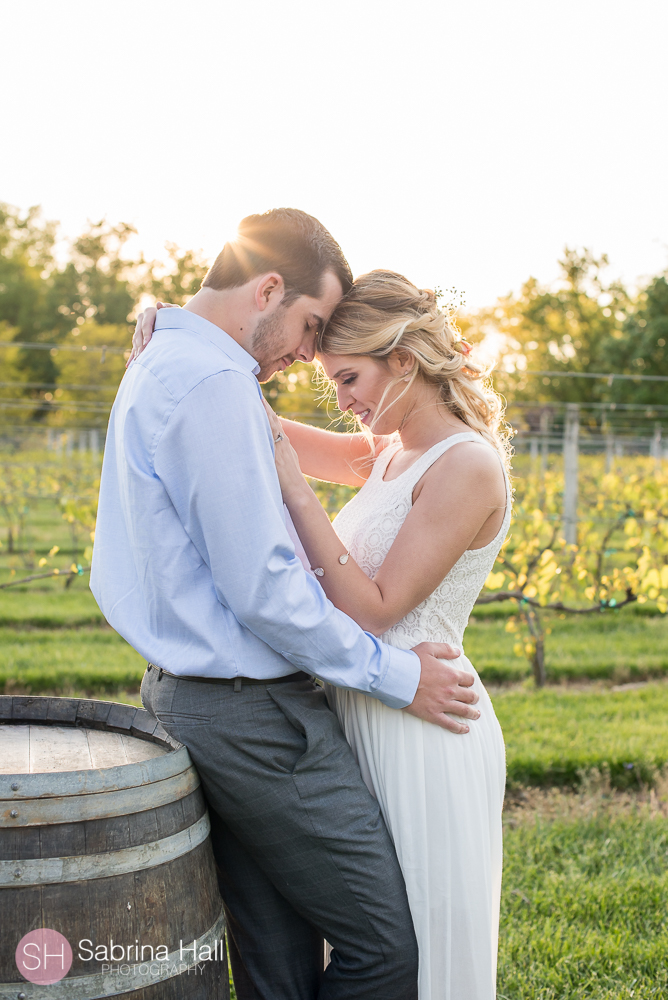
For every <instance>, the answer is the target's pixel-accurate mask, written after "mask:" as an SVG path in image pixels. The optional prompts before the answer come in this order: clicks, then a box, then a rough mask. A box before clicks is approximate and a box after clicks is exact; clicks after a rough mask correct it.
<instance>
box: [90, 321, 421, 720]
mask: <svg viewBox="0 0 668 1000" xmlns="http://www.w3.org/2000/svg"><path fill="white" fill-rule="evenodd" d="M257 371H258V366H257V364H256V362H255V360H254V359H253V358H252V357H251V356H250V355H249V354H247V353H246V351H244V350H243V348H242V347H240V346H239V344H237V343H236V341H234V340H232V338H231V337H229V336H228V335H227V334H226V333H224V332H223V331H222V330H221V329H219V328H218V327H217V326H214V325H213V324H212V323H209V322H208V321H207V320H205V319H202V318H201V317H200V316H197V315H195V314H194V313H192V312H189V311H188V310H185V309H164V310H161V311H160V312H159V313H158V317H157V322H156V329H155V333H154V335H153V339H152V341H151V343H150V344H149V346H148V347H147V349H146V350H145V351H144V352H143V354H141V355H140V357H139V358H137V360H135V361H134V362H133V363H132V365H131V366H130V368H129V369H128V371H127V372H126V374H125V377H124V378H123V381H122V383H121V385H120V388H119V390H118V394H117V396H116V401H115V402H114V406H113V409H112V412H111V417H110V421H109V430H108V434H107V442H106V447H105V452H104V464H103V467H102V482H101V487H100V503H99V509H98V518H97V528H96V533H95V545H94V550H93V564H92V569H91V583H90V585H91V590H92V591H93V594H94V595H95V599H96V600H97V603H98V604H99V606H100V608H101V610H102V613H103V614H104V616H105V618H106V619H107V621H108V622H109V624H110V625H112V626H113V628H114V629H116V631H117V632H119V633H120V634H121V635H122V636H123V637H124V638H125V639H127V641H128V642H129V643H130V644H131V645H132V646H134V648H135V649H136V650H137V651H138V652H139V653H141V655H142V656H144V657H145V658H146V659H147V660H150V661H151V662H152V663H155V664H157V665H158V666H160V667H163V668H164V669H165V670H169V671H170V672H171V673H174V674H178V675H182V676H187V675H191V676H206V677H236V676H245V677H254V678H261V679H264V678H267V679H271V678H274V677H281V676H285V675H286V674H290V673H292V672H293V671H294V670H295V669H299V670H305V671H307V672H308V673H310V674H314V675H316V676H318V677H320V678H322V679H323V680H326V681H330V682H331V683H332V684H335V685H337V686H339V687H345V688H354V689H355V690H358V691H363V692H365V693H367V694H371V695H373V696H374V697H376V698H378V699H380V700H381V701H383V702H384V703H385V704H386V705H388V706H390V707H391V708H403V707H405V706H406V705H409V704H410V703H411V701H412V700H413V698H414V696H415V691H416V689H417V685H418V681H419V677H420V661H419V659H418V657H417V656H416V654H415V653H412V652H410V651H404V650H399V649H395V648H394V647H392V646H387V645H385V644H384V643H382V642H380V641H379V640H378V639H376V638H375V637H374V636H372V635H370V634H369V633H367V632H363V631H362V629H361V628H359V626H358V625H357V624H356V623H355V622H353V621H352V619H350V618H348V616H347V615H345V614H343V612H341V611H338V610H337V609H336V608H335V607H334V606H333V604H332V603H331V602H330V601H329V600H328V599H327V597H326V596H325V593H324V591H323V590H322V587H321V586H320V585H319V583H318V582H317V581H316V580H315V579H314V578H313V577H311V576H309V575H308V574H307V573H306V572H305V571H304V568H303V566H302V564H301V563H300V561H299V559H298V558H297V557H296V555H295V549H294V545H293V544H292V542H291V540H290V537H289V535H288V531H287V528H286V523H285V515H284V507H283V502H282V499H281V490H280V486H279V483H278V477H277V475H276V469H275V466H274V452H273V448H274V443H273V440H272V435H271V430H270V427H269V421H268V420H267V416H266V413H265V412H264V408H263V406H262V394H261V390H260V386H259V383H258V381H257V379H256V377H255V376H256V373H257Z"/></svg>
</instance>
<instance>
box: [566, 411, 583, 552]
mask: <svg viewBox="0 0 668 1000" xmlns="http://www.w3.org/2000/svg"><path fill="white" fill-rule="evenodd" d="M579 435H580V407H579V406H578V404H577V403H567V404H566V422H565V425H564V506H563V531H564V538H565V539H566V541H567V542H568V544H569V545H577V540H578V457H579V456H578V439H579Z"/></svg>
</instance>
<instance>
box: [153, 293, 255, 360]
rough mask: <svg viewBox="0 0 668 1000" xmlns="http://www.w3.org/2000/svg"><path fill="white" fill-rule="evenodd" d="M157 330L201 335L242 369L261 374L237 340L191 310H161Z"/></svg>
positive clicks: (156, 321)
mask: <svg viewBox="0 0 668 1000" xmlns="http://www.w3.org/2000/svg"><path fill="white" fill-rule="evenodd" d="M155 329H156V330H192V331H193V332H194V333H199V334H201V335H202V336H203V337H206V338H207V340H210V341H211V343H212V344H215V346H216V347H218V348H219V349H220V350H221V351H223V352H224V353H225V354H227V356H228V358H231V359H232V361H235V362H236V363H237V364H238V365H240V366H241V367H242V368H247V369H248V370H249V371H251V372H252V373H253V375H257V374H259V371H260V366H259V364H258V363H257V361H256V360H255V358H253V357H251V355H250V354H249V353H248V351H245V350H244V349H243V347H242V346H241V344H237V342H236V340H233V339H232V337H230V335H229V334H228V333H225V331H224V330H221V328H220V327H219V326H216V325H215V323H210V322H209V320H208V319H204V318H203V317H202V316H198V315H197V313H194V312H190V310H189V309H159V310H158V315H157V316H156V317H155Z"/></svg>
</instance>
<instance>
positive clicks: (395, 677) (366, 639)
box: [155, 371, 421, 708]
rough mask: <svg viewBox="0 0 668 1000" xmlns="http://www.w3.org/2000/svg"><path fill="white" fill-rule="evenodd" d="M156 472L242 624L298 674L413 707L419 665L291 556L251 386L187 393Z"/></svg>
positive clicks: (264, 425)
mask: <svg viewBox="0 0 668 1000" xmlns="http://www.w3.org/2000/svg"><path fill="white" fill-rule="evenodd" d="M155 471H156V474H157V475H158V476H159V478H160V479H161V481H162V482H163V484H164V486H165V488H166V489H167V492H168V493H169V496H170V499H171V501H172V503H173V504H174V506H175V508H176V511H177V513H178V515H179V518H180V520H181V522H182V524H183V525H184V527H185V529H186V531H187V533H188V535H189V537H190V539H191V540H192V542H193V544H194V546H195V548H196V549H197V551H198V553H199V556H200V557H201V559H202V561H203V563H205V564H206V565H207V566H208V567H209V569H210V571H211V575H212V577H213V583H214V586H215V588H216V593H217V596H218V599H219V600H220V601H221V603H222V604H224V605H225V606H226V607H228V608H229V609H230V611H231V612H232V613H233V614H234V615H235V617H236V618H237V619H238V621H240V622H241V623H242V624H244V625H245V626H246V627H247V628H248V629H250V631H252V632H253V633H254V634H255V635H257V636H258V637H259V638H261V639H262V640H263V641H264V642H266V643H267V644H268V645H269V646H271V647H272V648H273V649H275V650H277V651H278V652H280V653H281V654H282V655H283V656H285V658H286V659H287V660H288V661H289V662H290V663H292V664H293V665H294V666H296V667H298V668H301V669H306V670H308V671H309V672H311V673H315V674H317V676H319V677H322V678H323V679H324V680H328V681H331V682H332V683H333V684H336V685H338V686H340V687H349V688H354V689H356V690H359V691H364V692H366V693H369V694H372V695H374V696H375V697H377V698H379V699H380V700H381V701H383V702H384V703H385V704H386V705H388V706H390V707H392V708H403V707H405V706H407V705H410V704H411V703H412V702H413V700H414V697H415V693H416V690H417V687H418V683H419V680H420V673H421V664H420V659H419V658H418V656H416V655H415V654H414V653H411V652H407V651H403V650H399V649H395V648H393V647H390V646H386V645H384V644H383V643H381V642H379V641H378V640H377V639H375V638H374V637H373V636H370V635H368V634H367V633H365V632H363V631H362V630H361V629H360V628H359V626H357V625H356V624H355V623H354V622H353V621H352V620H351V619H350V618H348V617H347V616H346V615H344V614H343V613H342V612H340V611H337V609H336V608H334V606H333V605H332V604H331V602H330V601H329V600H328V599H327V597H326V596H325V594H324V592H323V591H322V588H321V587H320V585H319V584H318V583H317V582H316V581H315V580H313V579H312V578H311V577H309V576H308V575H307V574H306V573H305V572H304V570H303V568H302V566H301V564H300V563H299V561H298V559H297V558H296V556H295V553H294V548H293V546H292V543H291V542H290V539H289V536H288V533H287V530H286V527H285V522H284V519H283V504H282V499H281V493H280V487H279V484H278V479H277V476H276V471H275V467H274V456H273V449H272V440H271V432H270V429H269V424H268V421H267V418H266V415H265V413H264V409H263V407H262V403H261V398H260V395H259V387H257V383H255V382H254V380H253V381H251V379H250V378H249V377H247V376H245V375H244V374H243V373H241V372H237V371H224V372H221V373H219V374H216V375H212V376H210V377H209V378H207V379H205V380H204V381H203V382H201V383H200V384H199V385H198V386H197V387H196V388H195V389H193V390H192V391H191V392H190V393H189V395H188V396H187V397H185V398H184V399H183V400H182V401H181V402H180V403H179V405H178V406H177V407H176V408H175V410H174V412H173V413H172V415H171V417H170V419H169V421H168V423H167V426H166V428H165V431H164V432H163V434H162V436H161V439H160V442H159V444H158V446H157V449H156V454H155ZM221 641H224V639H223V638H222V637H221Z"/></svg>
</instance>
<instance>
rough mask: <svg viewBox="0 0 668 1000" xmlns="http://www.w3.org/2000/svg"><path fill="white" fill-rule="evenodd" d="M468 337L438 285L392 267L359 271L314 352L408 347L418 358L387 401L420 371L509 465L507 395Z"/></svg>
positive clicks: (377, 352)
mask: <svg viewBox="0 0 668 1000" xmlns="http://www.w3.org/2000/svg"><path fill="white" fill-rule="evenodd" d="M464 345H465V342H463V341H462V339H461V336H460V334H459V331H458V330H457V326H456V324H455V321H454V315H453V310H450V309H447V308H444V309H441V308H439V304H438V299H437V296H436V294H435V293H434V292H432V291H429V290H425V289H420V288H416V287H415V285H413V284H412V283H411V282H410V281H408V279H407V278H404V276H403V275H401V274H397V273H396V272H395V271H382V270H377V271H370V272H369V274H363V275H361V276H360V277H359V278H356V279H355V282H354V283H353V287H352V289H351V290H350V291H349V292H348V294H347V295H346V296H345V297H344V298H343V299H342V301H341V302H340V303H339V305H338V306H337V307H336V309H335V310H334V313H333V315H332V318H331V319H330V320H329V322H328V323H327V326H326V327H325V329H324V330H323V332H322V333H321V335H320V337H319V340H318V346H317V353H318V354H333V355H341V356H345V355H356V356H358V357H359V356H363V357H369V358H374V359H375V360H377V361H387V359H388V358H389V356H390V354H391V353H392V351H394V350H396V349H403V350H405V351H408V352H409V353H410V354H411V356H412V358H413V365H412V367H411V370H410V373H409V378H408V384H407V385H406V388H405V389H404V391H403V392H401V393H400V394H399V396H397V399H396V400H394V401H393V402H392V403H390V404H389V406H393V405H394V403H395V402H397V401H398V400H399V399H401V397H402V396H403V395H404V393H406V392H408V390H409V389H410V387H411V385H412V384H413V383H414V382H415V380H416V379H422V380H423V381H424V382H426V383H428V384H430V385H437V386H438V387H439V393H440V397H441V400H442V401H443V404H444V405H445V406H447V407H448V409H449V410H450V411H451V412H452V413H453V414H455V415H456V416H457V417H459V418H460V420H463V421H464V423H465V424H467V425H468V426H469V427H470V428H471V430H473V431H477V432H478V433H479V434H480V435H481V436H482V437H483V438H484V439H485V440H486V441H488V442H489V443H490V444H491V445H493V447H495V448H496V449H497V450H498V451H499V453H500V455H501V457H502V459H503V461H504V463H505V464H506V466H507V465H508V462H509V458H510V441H509V431H508V428H507V426H506V424H505V421H504V403H503V399H502V398H501V396H500V395H499V394H498V392H496V390H495V389H494V388H493V386H492V384H491V381H490V377H489V376H490V371H489V369H484V368H482V367H481V366H479V365H477V364H476V363H475V362H474V361H473V360H472V359H471V358H470V357H469V356H468V354H467V353H466V347H468V345H465V347H464ZM463 347H464V350H463V349H462V348H463ZM401 381H403V379H402V378H396V379H393V380H392V381H391V382H390V383H389V384H388V386H387V389H386V390H385V392H384V393H383V397H382V399H381V402H380V405H379V407H378V411H377V414H376V417H375V419H376V420H377V419H378V417H379V416H380V415H381V414H382V413H384V412H386V411H387V409H388V408H389V406H386V407H385V408H383V402H384V400H385V398H386V396H387V394H388V392H390V390H391V389H392V387H393V386H396V385H398V384H399V383H400V382H401ZM372 430H373V427H372Z"/></svg>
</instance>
